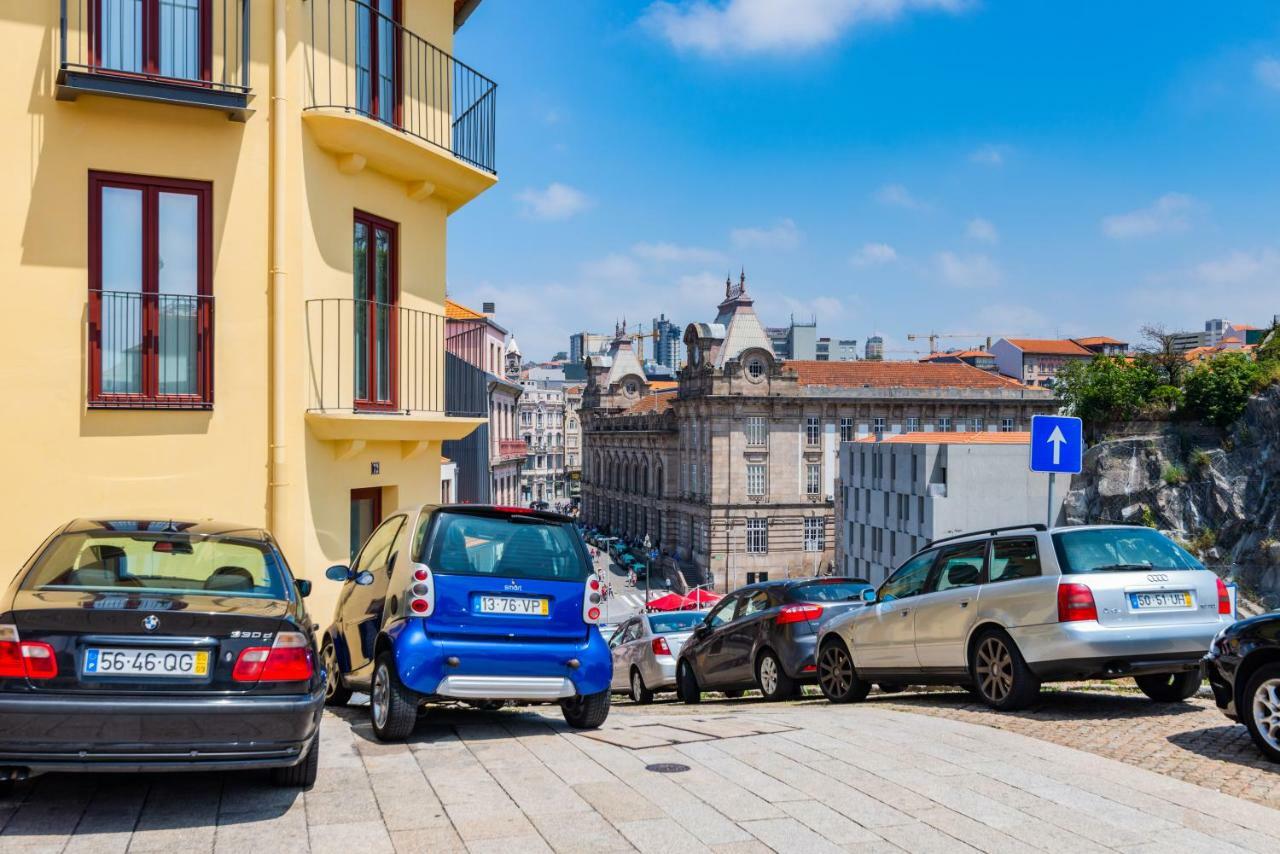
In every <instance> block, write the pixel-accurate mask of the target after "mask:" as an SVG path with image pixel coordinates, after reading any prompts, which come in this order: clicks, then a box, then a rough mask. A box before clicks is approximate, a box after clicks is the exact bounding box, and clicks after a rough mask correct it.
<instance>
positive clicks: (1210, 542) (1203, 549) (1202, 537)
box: [1186, 528, 1218, 558]
mask: <svg viewBox="0 0 1280 854" xmlns="http://www.w3.org/2000/svg"><path fill="white" fill-rule="evenodd" d="M1217 541H1218V535H1217V534H1215V533H1214V532H1213V529H1212V528H1205V529H1204V530H1203V531H1201V532H1200V533H1198V534H1196V535H1195V536H1194V537H1192V538H1191V542H1189V543H1187V544H1186V546H1187V551H1189V552H1191V553H1192V554H1194V555H1196V556H1197V557H1201V558H1203V557H1204V555H1205V554H1206V553H1208V551H1209V549H1211V548H1213V546H1214V544H1215V543H1217Z"/></svg>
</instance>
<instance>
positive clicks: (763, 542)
mask: <svg viewBox="0 0 1280 854" xmlns="http://www.w3.org/2000/svg"><path fill="white" fill-rule="evenodd" d="M768 553H769V520H768V519H748V520H747V554H753V555H763V554H768Z"/></svg>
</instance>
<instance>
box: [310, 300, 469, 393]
mask: <svg viewBox="0 0 1280 854" xmlns="http://www.w3.org/2000/svg"><path fill="white" fill-rule="evenodd" d="M444 328H445V319H444V315H442V314H435V313H433V312H428V311H421V310H419V309H411V308H405V307H403V306H399V305H388V304H386V303H378V302H374V301H372V300H358V299H347V298H339V297H330V298H323V299H310V300H307V301H306V336H307V344H306V346H307V351H306V354H307V356H306V357H307V367H308V371H309V379H308V402H307V409H308V410H310V411H316V412H387V413H391V414H412V413H419V412H444V410H445V398H444Z"/></svg>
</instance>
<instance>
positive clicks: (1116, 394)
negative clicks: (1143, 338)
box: [1054, 356, 1161, 429]
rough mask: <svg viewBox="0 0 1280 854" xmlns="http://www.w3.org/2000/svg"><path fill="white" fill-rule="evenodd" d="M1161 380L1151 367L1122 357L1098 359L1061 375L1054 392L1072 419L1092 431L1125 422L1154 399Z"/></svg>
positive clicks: (1064, 370) (1068, 367)
mask: <svg viewBox="0 0 1280 854" xmlns="http://www.w3.org/2000/svg"><path fill="white" fill-rule="evenodd" d="M1160 380H1161V377H1160V375H1159V374H1158V372H1157V371H1156V370H1155V368H1153V367H1152V366H1151V365H1150V364H1147V363H1146V362H1140V361H1129V360H1128V359H1125V358H1124V357H1123V356H1096V357H1094V358H1093V359H1090V360H1089V361H1087V362H1086V361H1078V362H1071V363H1069V364H1067V365H1065V366H1064V367H1063V368H1062V370H1060V371H1058V376H1057V379H1056V381H1055V383H1054V390H1055V391H1056V392H1057V393H1058V396H1059V397H1061V398H1062V400H1063V401H1064V402H1065V403H1066V405H1067V409H1068V411H1069V412H1071V414H1072V415H1077V416H1079V417H1080V418H1082V419H1083V420H1084V421H1085V423H1086V424H1088V425H1089V426H1090V427H1091V428H1093V429H1096V428H1097V427H1099V426H1101V425H1104V424H1109V423H1112V422H1115V421H1126V420H1128V419H1131V418H1133V417H1135V416H1136V415H1138V414H1139V413H1141V412H1142V411H1143V410H1144V409H1146V408H1147V407H1148V406H1149V405H1150V404H1151V402H1152V401H1153V400H1154V399H1155V394H1156V390H1157V389H1158V388H1161V383H1160Z"/></svg>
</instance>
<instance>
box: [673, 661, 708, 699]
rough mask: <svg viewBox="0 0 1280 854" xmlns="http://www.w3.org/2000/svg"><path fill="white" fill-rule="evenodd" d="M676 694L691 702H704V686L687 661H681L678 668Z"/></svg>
mask: <svg viewBox="0 0 1280 854" xmlns="http://www.w3.org/2000/svg"><path fill="white" fill-rule="evenodd" d="M676 696H677V697H679V698H680V699H681V700H682V701H684V702H685V703H689V704H693V703H701V702H702V688H701V687H699V685H698V677H697V676H695V675H694V673H693V667H691V666H690V665H689V662H687V661H682V662H680V667H679V668H678V669H677V670H676Z"/></svg>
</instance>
